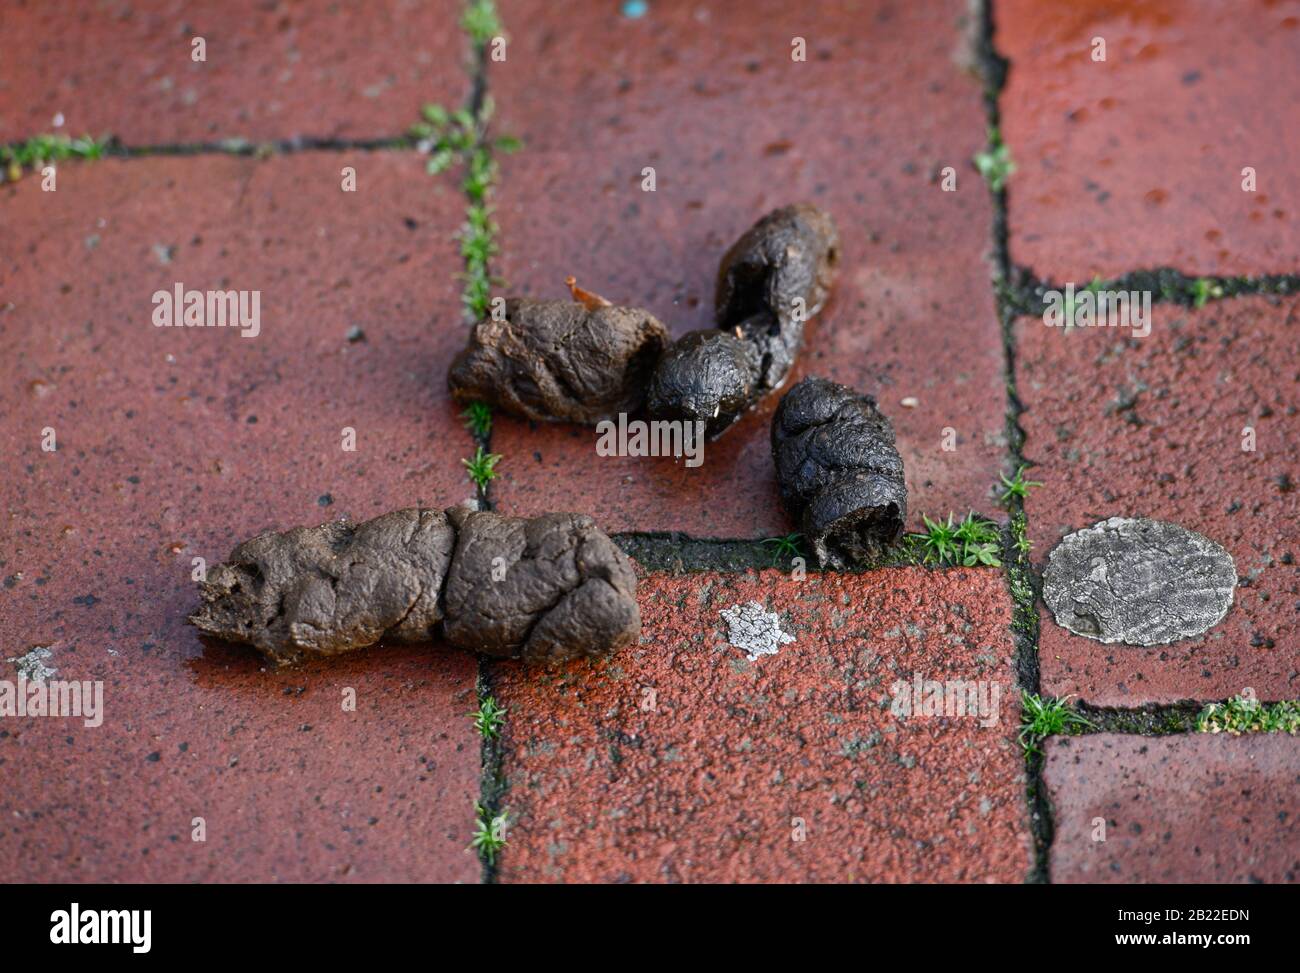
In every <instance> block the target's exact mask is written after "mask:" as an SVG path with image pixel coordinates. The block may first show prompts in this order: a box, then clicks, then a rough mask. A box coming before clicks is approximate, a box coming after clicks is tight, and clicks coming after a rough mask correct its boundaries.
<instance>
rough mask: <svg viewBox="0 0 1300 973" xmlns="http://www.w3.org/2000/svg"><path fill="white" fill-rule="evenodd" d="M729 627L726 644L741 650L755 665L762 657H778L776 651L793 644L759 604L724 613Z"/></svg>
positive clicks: (735, 607) (777, 620)
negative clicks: (728, 643)
mask: <svg viewBox="0 0 1300 973" xmlns="http://www.w3.org/2000/svg"><path fill="white" fill-rule="evenodd" d="M722 620H723V621H724V622H726V623H727V641H728V642H730V643H731V644H732V645H734V646H735V647H736V648H738V649H741V650H743V651H744V652H745V654H746V655H747V656H748V657H749V661H750V662H753V661H754V660H755V659H757V658H758V657H759V656H761V655H775V654H776V650H777V649H779V648H780V647H781V646H783V645H788V644H789V643H790V642H793V641H794V636H793V635H789V634H787V633H785V632H783V631H781V619H780V617H779V616H778V615H777V614H776V613H775V612H768V611H764V610H763V606H762V605H760V604H759V603H758V602H756V601H749V602H746V603H745V604H743V605H732V606H731V607H730V608H724V609H723V610H722Z"/></svg>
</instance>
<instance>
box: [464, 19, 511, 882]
mask: <svg viewBox="0 0 1300 973" xmlns="http://www.w3.org/2000/svg"><path fill="white" fill-rule="evenodd" d="M469 2H472V0H467V5H466V9H468V3H469ZM470 45H471V50H470V56H471V58H472V59H473V60H472V64H471V77H470V92H469V96H468V98H467V99H466V106H465V107H466V108H467V109H468V111H469V113H470V115H471V116H472V117H473V118H474V121H475V126H474V127H475V134H474V144H473V145H471V146H470V147H469V148H468V149H467V150H466V152H465V161H466V163H468V160H469V157H470V156H471V155H472V154H473V153H474V152H476V151H478V150H479V149H483V150H484V151H488V152H490V151H491V143H490V141H489V140H488V139H487V138H486V135H487V125H486V123H485V122H484V121H483V118H482V115H483V106H484V104H485V102H486V99H487V93H488V80H487V47H486V45H484V44H477V43H474V42H473V41H472V40H471V41H470ZM463 192H464V195H465V205H466V212H467V213H468V209H469V207H471V206H473V205H474V204H475V201H474V199H473V197H472V196H471V195H470V193H469V190H467V189H466V190H463ZM464 267H465V269H466V270H467V271H468V269H469V262H468V259H465V260H464ZM465 319H466V324H467V325H468V326H470V327H473V326H474V324H476V323H477V322H475V321H472V320H470V319H469V314H468V311H466V312H465ZM473 439H474V443H475V445H476V446H478V447H481V448H482V450H483V452H484V453H490V452H492V427H491V426H489V427H488V430H487V433H486V434H485V435H482V436H479V435H477V434H473ZM491 485H492V481H491V480H488V481H487V482H485V483H484V484H483V485H481V486H478V488H477V490H478V501H479V509H480V510H491V509H492V507H493V501H492V491H491ZM474 688H475V691H476V693H477V695H478V704H479V709H480V710H481V709H482V708H483V704H484V702H485V701H486V700H487V699H489V698H491V697H493V695H494V694H493V672H492V661H491V660H490V659H488V658H487V657H485V656H479V660H478V677H477V679H476V680H475V686H474ZM510 716H511V714H510V713H506V715H505V723H506V724H507V726H506V727H505V728H504V729H503V730H502V732H506V733H508V732H509V726H508V723H509V720H510ZM479 767H480V771H479V798H478V806H479V807H480V808H482V811H483V814H482V815H481V816H480V820H482V819H484V818H486V820H487V821H488V822H489V825H488V826H489V827H491V822H492V821H494V820H495V819H496V816H497V815H498V814H500V813H501V805H502V802H503V801H504V799H505V794H506V790H507V785H506V780H505V750H504V747H503V746H502V741H501V740H500V739H494V738H492V737H490V736H484V737H483V738H482V740H481V743H480V747H479ZM509 825H510V822H509V821H507V822H506V835H507V843H506V848H502V849H500V850H498V852H497V854H496V856H495V858H493V859H489V858H488V857H487V856H486V855H483V854H480V855H479V863H480V865H481V866H482V880H481V884H483V885H496V884H498V882H499V881H500V861H501V854H502V852H505V851H506V850H507V849H508V847H509V833H510V832H509Z"/></svg>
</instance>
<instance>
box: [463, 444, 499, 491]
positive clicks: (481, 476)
mask: <svg viewBox="0 0 1300 973" xmlns="http://www.w3.org/2000/svg"><path fill="white" fill-rule="evenodd" d="M499 462H501V454H500V453H489V452H487V451H486V450H484V449H483V447H482V446H479V447H478V448H477V449H476V450H475V451H474V455H473V456H471V457H470V458H469V459H463V460H461V464H462V465H463V466H464V467H465V469H466V471H468V473H469V478H470V480H471V481H472V482H473V483H474V485H475V486H476V487H478V488H479V489H480V490H483V489H486V488H487V485H488V483H489V482H490V481H492V480H495V479H496V478H497V470H496V466H497V463H499Z"/></svg>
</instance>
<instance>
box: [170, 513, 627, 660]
mask: <svg viewBox="0 0 1300 973" xmlns="http://www.w3.org/2000/svg"><path fill="white" fill-rule="evenodd" d="M200 593H201V597H202V601H203V603H202V605H201V606H200V607H199V609H198V611H196V612H195V613H194V614H193V615H191V616H190V621H191V622H192V623H193V624H194V625H195V626H197V627H198V628H199V629H200V630H202V631H203V632H205V633H207V634H208V635H213V636H216V637H218V638H223V639H227V640H229V641H232V642H243V643H247V644H249V645H253V646H255V647H256V648H257V649H258V650H260V651H261V652H262V653H263V654H264V655H265V656H266V657H267V658H268V659H269V660H271V661H272V662H274V663H277V664H280V663H295V662H300V661H303V660H304V659H309V658H316V657H322V656H330V655H336V654H338V653H341V652H349V651H352V650H354V649H360V648H364V647H365V646H368V645H373V644H374V643H375V642H378V641H379V640H380V639H381V638H388V639H393V640H396V641H423V640H426V639H431V638H433V637H434V636H435V634H436V633H437V631H438V627H439V625H441V629H442V631H443V634H444V635H445V637H446V639H447V641H449V642H451V643H452V644H453V645H456V646H459V647H462V648H469V649H474V650H475V651H478V652H483V653H485V654H488V655H493V656H502V657H514V656H523V657H524V658H526V659H536V660H546V661H551V660H563V659H571V658H575V657H578V656H601V655H606V654H608V653H610V652H613V651H615V650H616V649H618V648H621V647H623V646H625V645H631V644H633V643H635V642H636V640H637V639H638V638H639V637H640V633H641V616H640V613H639V611H638V609H637V603H636V575H635V574H634V572H633V570H632V565H631V562H630V561H629V560H628V559H627V556H626V555H624V554H623V552H622V551H620V550H619V549H618V548H617V547H615V546H614V544H613V542H612V541H610V539H609V538H608V537H607V536H606V535H605V534H604V533H602V532H601V531H600V529H599V528H597V527H596V526H595V524H593V523H592V521H591V518H589V517H585V516H582V515H579V514H545V515H543V516H541V517H534V518H531V519H525V518H515V517H501V516H498V515H497V514H493V513H487V512H470V511H468V510H466V509H465V508H452V509H451V510H448V511H446V512H445V513H444V512H442V511H436V510H418V509H415V508H411V509H407V510H397V511H394V512H392V513H388V514H384V515H383V516H380V517H376V518H375V519H374V520H370V521H367V522H366V523H364V524H360V525H358V526H353V525H351V524H348V523H343V522H338V523H330V524H323V525H321V526H320V527H298V528H295V529H293V530H289V531H285V532H283V533H275V532H269V533H265V534H260V535H259V536H257V537H255V538H253V539H252V540H249V541H245V542H244V543H242V544H240V545H239V546H238V547H236V548H235V550H234V551H233V552H232V553H231V555H230V559H229V561H228V562H227V563H225V564H221V565H218V566H216V567H215V568H213V569H212V570H211V571H209V572H208V577H207V580H206V581H203V582H201V584H200Z"/></svg>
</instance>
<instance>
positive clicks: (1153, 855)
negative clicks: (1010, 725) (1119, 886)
mask: <svg viewBox="0 0 1300 973" xmlns="http://www.w3.org/2000/svg"><path fill="white" fill-rule="evenodd" d="M1044 779H1045V781H1046V783H1047V788H1048V794H1049V796H1050V799H1051V801H1052V805H1053V808H1054V812H1055V813H1054V819H1055V827H1056V831H1055V838H1054V839H1053V842H1052V849H1051V865H1050V867H1051V879H1052V881H1054V882H1123V883H1134V882H1298V881H1300V826H1298V825H1297V809H1300V740H1297V739H1296V738H1295V737H1290V736H1285V735H1281V734H1267V735H1263V734H1261V735H1258V736H1248V737H1236V738H1234V737H1228V736H1217V735H1216V736H1208V735H1193V736H1173V737H1160V738H1151V737H1130V736H1117V735H1114V734H1109V733H1104V734H1097V735H1095V736H1086V737H1075V738H1073V739H1059V738H1058V739H1054V740H1051V741H1049V743H1048V745H1047V766H1046V769H1045V771H1044ZM1098 819H1101V820H1100V821H1099V820H1098ZM1101 838H1104V840H1099V839H1101Z"/></svg>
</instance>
